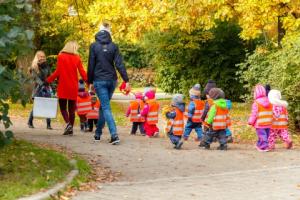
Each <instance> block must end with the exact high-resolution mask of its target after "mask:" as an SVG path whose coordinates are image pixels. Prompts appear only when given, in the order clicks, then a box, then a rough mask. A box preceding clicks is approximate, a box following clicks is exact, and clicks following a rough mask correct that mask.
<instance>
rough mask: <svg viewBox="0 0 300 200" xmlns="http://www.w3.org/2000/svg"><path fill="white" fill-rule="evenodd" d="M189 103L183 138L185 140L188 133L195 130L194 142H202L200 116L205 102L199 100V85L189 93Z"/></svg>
mask: <svg viewBox="0 0 300 200" xmlns="http://www.w3.org/2000/svg"><path fill="white" fill-rule="evenodd" d="M189 94H190V103H189V105H188V107H187V109H186V110H187V111H186V115H187V116H186V117H187V118H188V120H187V123H186V125H185V129H184V134H183V138H184V140H187V139H188V137H189V135H190V133H191V132H192V130H193V129H195V131H196V133H197V139H196V141H201V140H202V121H201V116H202V113H203V110H204V104H205V102H204V101H202V100H200V84H196V85H194V86H193V87H192V88H191V89H190V91H189Z"/></svg>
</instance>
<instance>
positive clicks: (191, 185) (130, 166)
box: [14, 121, 300, 200]
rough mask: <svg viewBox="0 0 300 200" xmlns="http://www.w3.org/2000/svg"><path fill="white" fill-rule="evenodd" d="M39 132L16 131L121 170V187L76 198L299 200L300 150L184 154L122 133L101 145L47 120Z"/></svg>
mask: <svg viewBox="0 0 300 200" xmlns="http://www.w3.org/2000/svg"><path fill="white" fill-rule="evenodd" d="M36 127H37V128H36V129H34V130H30V129H27V128H25V124H22V123H20V124H18V125H17V126H15V127H14V130H15V132H16V136H17V137H18V138H25V139H28V140H32V141H42V142H48V143H54V144H60V145H63V146H65V147H67V148H71V149H72V150H73V151H75V152H78V153H82V154H89V155H95V159H96V160H97V162H100V163H102V164H103V165H105V166H109V167H111V169H112V170H113V171H120V172H121V173H122V175H123V176H122V177H121V179H120V180H119V182H115V183H112V184H104V185H101V190H99V191H97V192H82V193H79V194H78V196H77V197H75V198H74V199H78V200H79V199H95V200H96V199H111V200H115V199H132V200H137V199H141V200H142V199H143V200H148V199H151V200H153V199H168V200H169V199H170V200H171V199H172V200H177V199H178V200H179V199H180V200H181V199H201V200H202V199H222V200H223V199H272V200H273V199H295V200H300V185H299V184H300V151H299V149H297V148H296V149H294V150H289V151H287V150H285V149H283V148H282V146H278V150H277V151H275V152H268V153H261V152H257V151H256V150H255V149H254V148H253V146H249V145H230V149H229V150H228V151H227V152H220V151H217V150H214V149H215V148H216V147H217V145H215V146H213V149H212V150H210V151H205V150H201V149H199V148H198V147H197V143H195V142H194V141H188V142H186V143H185V144H184V146H183V150H181V151H176V150H174V149H172V147H171V145H170V143H169V141H168V140H167V139H166V138H155V139H146V138H145V137H142V136H129V135H128V130H129V129H126V128H122V129H119V133H120V137H121V140H122V142H121V145H119V146H112V145H109V144H108V143H107V140H108V134H107V131H106V132H105V135H104V137H103V140H102V141H101V142H100V143H95V142H94V141H93V140H92V134H83V133H79V131H75V135H74V136H73V137H65V136H62V135H61V130H62V127H61V126H60V125H54V127H55V128H56V130H53V131H47V130H44V129H42V128H38V127H44V121H43V122H41V125H39V124H37V125H36Z"/></svg>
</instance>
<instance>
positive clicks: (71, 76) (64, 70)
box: [47, 52, 87, 100]
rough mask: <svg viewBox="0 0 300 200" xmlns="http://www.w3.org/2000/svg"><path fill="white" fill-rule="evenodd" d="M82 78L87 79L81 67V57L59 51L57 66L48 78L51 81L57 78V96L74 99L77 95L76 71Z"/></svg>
mask: <svg viewBox="0 0 300 200" xmlns="http://www.w3.org/2000/svg"><path fill="white" fill-rule="evenodd" d="M77 70H78V71H79V73H80V75H81V77H82V79H83V80H84V81H87V75H86V72H85V70H84V69H83V65H82V62H81V59H80V57H79V56H78V55H74V54H69V53H64V52H63V53H60V54H58V56H57V66H56V70H55V72H53V73H52V74H51V75H50V76H49V77H48V78H47V82H48V83H51V82H52V81H54V80H55V79H56V78H58V85H57V96H58V98H60V99H69V100H76V99H77V96H78V72H77Z"/></svg>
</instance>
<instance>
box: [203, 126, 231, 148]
mask: <svg viewBox="0 0 300 200" xmlns="http://www.w3.org/2000/svg"><path fill="white" fill-rule="evenodd" d="M215 137H216V138H218V140H219V143H220V145H224V146H225V145H226V144H227V139H226V131H225V129H224V130H217V131H215V130H209V131H207V132H206V135H205V139H204V140H205V143H206V144H211V143H212V142H213V139H214V138H215Z"/></svg>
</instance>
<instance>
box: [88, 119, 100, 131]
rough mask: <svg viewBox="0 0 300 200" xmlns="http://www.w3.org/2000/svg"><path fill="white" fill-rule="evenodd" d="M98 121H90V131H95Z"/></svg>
mask: <svg viewBox="0 0 300 200" xmlns="http://www.w3.org/2000/svg"><path fill="white" fill-rule="evenodd" d="M97 123H98V119H88V126H89V131H93V128H94V124H95V127H97Z"/></svg>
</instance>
